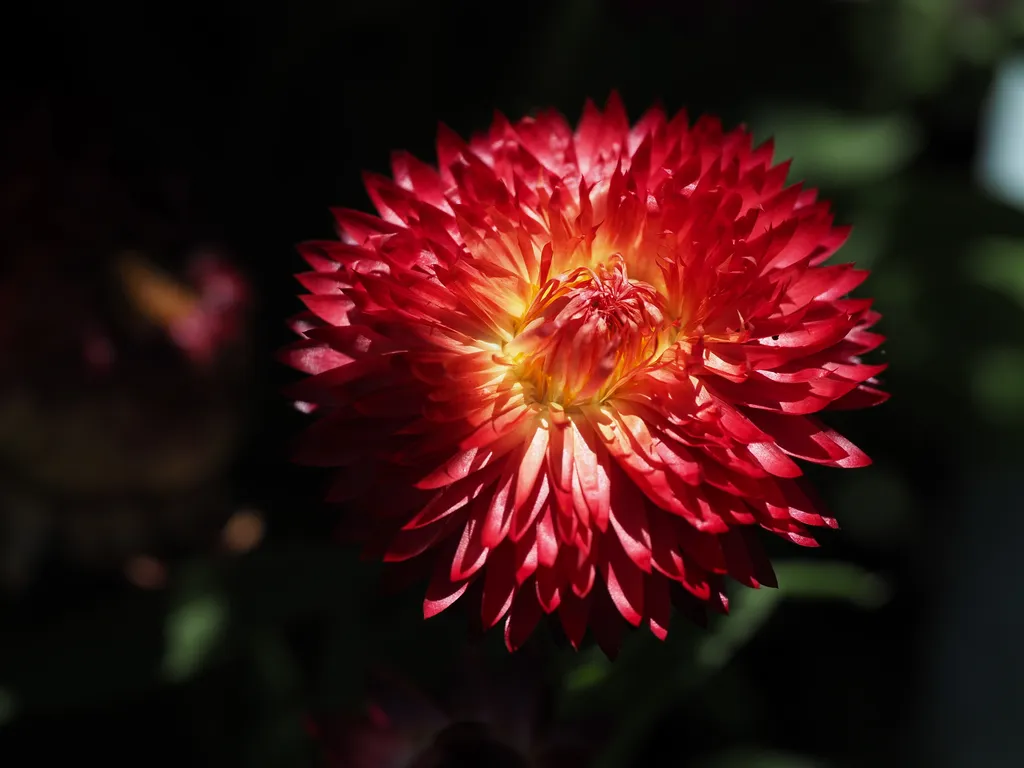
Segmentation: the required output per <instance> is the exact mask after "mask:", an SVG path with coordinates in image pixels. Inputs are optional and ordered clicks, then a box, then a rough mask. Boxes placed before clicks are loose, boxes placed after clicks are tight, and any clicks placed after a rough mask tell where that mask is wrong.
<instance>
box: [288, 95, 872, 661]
mask: <svg viewBox="0 0 1024 768" xmlns="http://www.w3.org/2000/svg"><path fill="white" fill-rule="evenodd" d="M437 151H438V159H439V170H435V169H434V168H432V167H430V166H428V165H425V164H423V163H421V162H420V161H418V160H415V159H414V158H412V157H410V156H409V155H407V154H405V153H401V152H399V153H396V154H395V155H394V159H393V172H394V181H392V180H389V179H386V178H383V177H380V176H376V175H372V174H370V175H367V176H366V185H367V188H368V190H369V193H370V196H371V198H372V199H373V201H374V203H375V205H376V207H377V210H378V212H379V216H372V215H368V214H365V213H359V212H356V211H350V210H339V211H336V216H337V219H338V223H339V226H340V229H341V238H342V239H341V242H315V243H306V244H304V245H303V246H301V247H300V252H301V253H302V255H303V256H304V257H305V259H306V260H307V261H308V262H309V264H310V265H311V266H312V267H313V271H312V272H307V273H304V274H301V275H299V276H298V278H299V280H300V282H301V283H302V284H303V286H305V288H306V289H307V290H308V291H309V292H310V294H309V295H306V296H304V297H303V300H304V301H305V304H306V306H307V308H308V310H309V312H308V313H306V314H305V315H303V316H301V317H300V318H298V319H297V320H296V321H295V328H296V330H297V331H298V332H299V333H300V334H301V335H302V336H303V339H302V340H301V341H299V342H298V343H296V344H295V345H293V346H292V347H290V348H289V349H288V350H287V352H286V354H285V358H286V360H287V362H289V363H290V364H291V365H293V366H295V367H297V368H298V369H300V370H302V371H304V372H306V373H308V374H311V376H310V377H309V378H307V379H305V380H303V381H302V382H300V383H299V384H298V385H296V386H295V388H294V391H293V392H292V395H293V396H294V397H295V399H296V400H298V401H301V402H302V403H303V404H304V405H305V406H306V407H307V408H308V409H315V410H316V411H317V413H318V414H320V418H319V419H318V421H317V422H316V423H315V424H314V425H313V426H312V427H311V428H310V429H309V431H308V433H307V434H306V435H305V439H304V441H303V443H302V447H301V449H300V451H299V456H298V460H300V461H302V462H306V463H311V464H316V465H321V466H332V467H340V468H342V469H341V474H340V475H339V478H338V481H337V484H336V485H335V487H334V490H333V492H332V493H331V495H330V498H331V500H334V501H348V502H350V503H351V504H352V506H353V509H354V510H355V514H356V515H357V516H358V518H357V519H358V522H359V523H360V524H361V526H362V527H363V529H364V530H363V534H364V535H365V536H366V540H367V541H368V542H369V543H370V544H371V545H374V546H375V547H379V549H380V551H381V552H382V553H383V557H384V559H385V560H386V561H391V562H394V561H402V560H406V559H410V558H414V557H416V556H418V555H425V559H427V560H429V561H431V562H432V563H433V564H434V571H433V579H432V581H431V582H430V586H429V588H428V591H427V598H426V601H425V603H424V613H425V615H426V616H428V617H429V616H433V615H434V614H436V613H438V612H440V611H442V610H444V609H445V608H447V607H448V606H449V605H451V604H452V603H454V602H455V601H456V600H457V599H458V598H459V597H460V596H461V595H462V594H463V593H464V592H465V591H466V590H467V588H469V587H470V585H480V586H482V590H481V594H482V619H483V623H484V625H485V626H487V627H489V626H493V625H494V624H496V623H497V622H498V621H499V620H501V619H502V618H504V619H505V637H506V642H507V644H508V647H509V648H510V649H515V648H517V647H518V646H520V645H521V644H522V643H523V642H524V641H525V640H526V638H527V636H528V635H529V634H530V633H531V631H532V630H533V628H534V627H535V625H536V624H537V622H538V620H539V619H540V618H541V617H542V615H544V614H557V615H558V617H559V618H560V619H561V623H562V626H563V628H564V630H565V633H566V635H567V636H568V638H569V640H570V642H571V643H572V644H573V645H574V646H578V645H579V643H580V641H581V639H582V638H583V636H584V633H585V631H586V628H587V626H588V625H589V626H590V627H591V628H592V629H594V630H595V635H596V637H597V639H598V641H599V642H601V643H602V645H603V646H604V647H605V648H606V649H613V648H614V646H615V644H616V639H617V632H618V629H619V628H620V627H619V626H618V625H621V624H622V622H621V620H620V619H618V616H620V615H621V617H622V619H624V620H625V621H626V622H628V623H629V624H633V625H639V624H641V623H644V624H648V625H649V626H650V628H651V630H652V631H653V632H654V633H655V634H656V635H657V636H658V637H664V636H665V634H666V632H667V629H668V622H669V614H670V605H671V603H672V602H673V601H672V598H673V597H675V598H676V600H675V602H676V604H677V605H679V606H680V607H681V608H683V609H685V610H686V611H687V612H689V613H691V614H697V615H700V614H702V613H703V611H704V609H705V608H707V607H710V608H712V609H713V610H718V611H724V610H726V608H727V603H726V599H725V596H724V594H723V578H722V577H723V576H725V575H729V576H731V577H732V578H734V579H735V580H737V581H739V582H741V583H743V584H746V585H748V586H751V587H757V586H759V585H762V584H767V585H773V586H774V585H775V577H774V575H773V573H772V568H771V565H770V564H769V562H768V560H767V558H766V556H765V555H764V553H763V552H762V550H761V547H760V545H759V544H758V540H757V537H756V528H757V527H761V528H766V529H767V530H769V531H772V532H774V533H777V534H779V535H781V536H783V537H785V538H788V539H790V540H791V541H794V542H796V543H797V544H801V545H805V546H813V545H814V543H815V542H814V540H813V539H812V538H811V535H810V532H809V529H810V528H812V527H815V526H823V525H826V526H830V527H835V522H834V521H833V520H832V519H831V518H829V517H826V516H824V515H823V514H822V512H821V511H819V509H818V508H817V506H816V505H815V504H814V503H813V502H812V501H811V500H810V499H809V498H808V496H807V495H806V493H805V492H804V491H802V490H801V488H800V486H799V485H798V482H797V478H799V477H800V475H801V474H802V473H801V469H800V467H799V466H798V464H797V463H796V462H794V461H793V458H794V457H795V458H801V459H805V460H807V461H811V462H815V463H818V464H824V465H828V466H836V467H861V466H864V465H866V464H868V463H869V459H868V457H867V456H865V455H864V454H863V453H862V452H861V451H860V450H859V449H857V448H856V447H855V446H854V445H852V444H851V443H850V442H849V441H848V440H846V439H845V438H844V437H842V436H841V435H839V434H837V433H836V432H834V431H832V430H831V429H829V428H827V427H826V426H824V425H823V424H822V423H821V422H819V421H818V420H817V419H815V418H814V417H813V416H812V414H815V413H817V412H818V411H821V410H823V409H826V408H856V407H862V406H867V405H874V404H877V403H880V402H882V401H883V400H884V399H885V398H886V395H885V394H884V393H882V392H880V391H879V390H878V389H875V388H874V387H873V386H870V384H872V383H875V380H874V378H873V377H874V376H876V375H877V374H878V373H879V372H880V371H882V370H883V368H884V366H881V365H867V364H864V363H862V362H861V359H860V356H861V355H863V354H864V353H866V352H868V351H870V350H873V349H875V348H876V347H877V346H878V345H879V344H880V343H881V342H882V340H883V338H882V337H881V336H879V335H877V334H874V333H871V332H869V331H868V328H869V327H870V326H871V325H872V324H873V323H875V321H876V320H877V318H878V315H877V314H876V313H874V312H872V311H871V310H870V305H871V301H870V300H867V299H851V298H846V295H847V293H848V292H849V291H851V290H852V289H853V288H855V287H857V286H858V285H859V284H860V283H861V282H862V281H863V280H864V278H865V277H866V275H867V273H866V272H864V271H861V270H856V269H854V268H853V266H852V265H847V264H840V265H833V266H823V264H824V262H825V261H826V260H827V259H828V258H829V257H830V256H831V255H832V254H833V253H835V251H836V250H837V249H838V248H839V246H840V245H841V244H842V243H843V241H844V240H845V239H846V236H847V234H848V228H845V227H834V226H833V225H832V217H831V215H830V214H829V212H828V206H827V205H826V204H825V203H822V202H818V201H817V200H816V195H815V192H814V191H813V190H805V189H803V188H802V187H801V186H800V185H796V186H790V187H786V186H785V179H786V173H787V169H788V164H785V163H784V164H781V165H775V166H773V165H772V147H771V144H765V145H762V146H760V147H758V148H756V149H752V148H751V136H750V134H749V133H747V132H746V131H745V130H743V129H738V130H734V131H731V132H724V131H723V130H722V127H721V125H720V123H719V121H718V120H716V119H713V118H702V119H700V120H699V121H698V122H697V123H696V125H694V126H690V125H689V124H688V121H687V118H686V116H685V114H682V113H680V114H677V115H676V116H675V117H673V118H671V119H669V118H668V117H667V116H666V114H665V113H664V111H663V110H661V109H660V108H654V109H651V110H650V111H648V112H647V113H646V114H645V115H644V116H643V117H642V118H640V120H639V121H638V122H637V123H636V124H635V125H634V126H632V127H630V125H629V123H628V121H627V117H626V114H625V112H624V110H623V107H622V105H621V103H620V101H619V100H618V98H617V97H616V96H614V95H613V96H612V98H611V99H610V100H609V103H608V105H607V107H606V109H605V110H604V111H603V112H601V111H599V110H598V109H596V108H595V107H594V106H593V104H591V103H588V104H587V106H586V108H585V110H584V115H583V118H582V120H581V122H580V124H579V126H578V128H577V129H576V131H575V132H573V131H572V129H571V128H570V126H569V125H568V124H567V123H566V122H565V120H564V119H563V118H562V117H560V116H559V115H557V114H554V113H544V114H541V115H539V116H537V117H528V118H524V119H523V120H521V121H519V122H518V123H516V124H515V125H512V124H510V123H509V122H508V121H507V120H506V119H505V118H504V117H502V116H500V115H499V116H498V117H496V119H495V121H494V124H493V125H492V127H491V129H490V131H489V132H488V133H486V134H484V135H482V136H478V137H476V138H474V139H473V140H472V141H470V142H469V143H468V144H467V143H464V142H463V141H462V140H460V139H459V138H458V137H457V136H455V135H454V134H453V133H452V132H451V131H449V130H448V129H446V128H444V127H442V128H441V130H440V134H439V137H438V149H437ZM609 598H610V599H609Z"/></svg>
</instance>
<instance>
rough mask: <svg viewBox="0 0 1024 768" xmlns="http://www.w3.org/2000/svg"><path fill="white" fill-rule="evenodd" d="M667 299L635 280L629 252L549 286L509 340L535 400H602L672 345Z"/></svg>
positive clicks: (509, 359)
mask: <svg viewBox="0 0 1024 768" xmlns="http://www.w3.org/2000/svg"><path fill="white" fill-rule="evenodd" d="M669 330H670V328H669V326H668V325H667V324H666V321H665V307H664V298H663V297H662V296H661V294H659V293H658V291H657V290H655V288H654V287H653V286H651V285H649V284H647V283H643V282H640V281H637V280H630V279H629V277H628V276H627V274H626V264H625V261H624V260H623V259H622V257H621V256H618V255H616V256H614V257H612V259H611V260H610V261H609V263H608V264H602V265H599V266H598V267H597V268H591V267H579V268H577V269H574V270H572V271H570V272H567V273H565V274H563V275H560V276H559V277H555V278H552V279H550V280H548V281H547V282H546V283H545V284H544V285H542V286H541V288H540V291H539V292H538V293H537V296H536V298H534V300H533V302H532V304H531V305H530V307H529V309H528V310H527V311H526V314H525V315H524V316H523V318H522V320H521V321H520V323H519V324H518V333H517V334H516V336H515V338H514V339H513V340H512V341H511V342H509V343H508V344H506V345H505V347H504V350H503V354H504V362H505V363H506V364H507V365H510V366H512V367H513V370H514V372H515V374H516V377H517V378H518V380H519V381H520V383H521V384H522V386H523V387H524V389H525V390H526V395H527V399H528V400H532V401H534V402H539V403H558V404H560V405H562V406H566V407H567V406H570V405H581V404H584V403H594V402H600V401H601V400H603V399H605V398H606V397H608V396H609V395H610V394H611V393H612V391H614V390H615V388H616V387H617V386H618V385H619V384H620V383H621V382H622V381H623V380H624V379H626V378H628V377H629V375H630V374H632V373H633V372H634V371H636V370H638V369H640V368H642V367H643V366H645V365H646V364H648V363H650V362H652V361H653V360H655V359H656V358H657V357H658V356H660V355H661V353H662V352H663V351H664V350H665V348H666V347H667V345H668V341H667V336H668V332H669Z"/></svg>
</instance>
